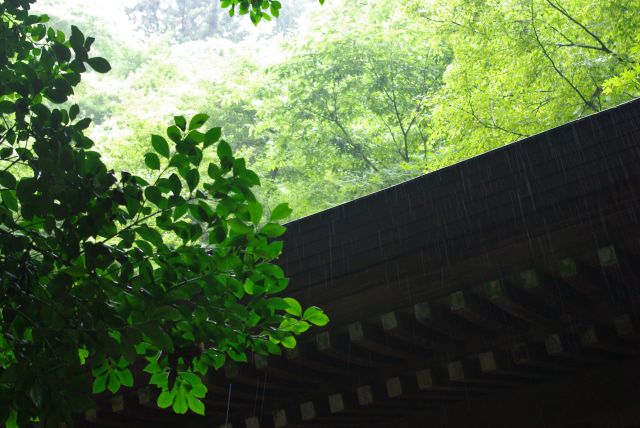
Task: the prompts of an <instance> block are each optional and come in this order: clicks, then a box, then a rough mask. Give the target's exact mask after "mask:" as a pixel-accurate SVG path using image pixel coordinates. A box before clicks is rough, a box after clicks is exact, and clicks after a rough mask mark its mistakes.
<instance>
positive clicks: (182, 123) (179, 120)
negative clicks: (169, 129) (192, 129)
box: [173, 116, 187, 131]
mask: <svg viewBox="0 0 640 428" xmlns="http://www.w3.org/2000/svg"><path fill="white" fill-rule="evenodd" d="M173 121H174V123H175V124H176V126H177V127H178V128H180V129H181V130H182V131H184V130H186V129H187V119H185V118H184V116H174V117H173Z"/></svg>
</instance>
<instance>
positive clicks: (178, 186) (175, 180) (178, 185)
mask: <svg viewBox="0 0 640 428" xmlns="http://www.w3.org/2000/svg"><path fill="white" fill-rule="evenodd" d="M169 185H170V186H171V191H172V192H173V194H174V195H179V194H180V192H181V191H182V181H180V177H178V176H177V175H176V174H175V173H172V174H171V175H170V176H169Z"/></svg>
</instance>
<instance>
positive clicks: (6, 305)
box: [0, 0, 328, 426]
mask: <svg viewBox="0 0 640 428" xmlns="http://www.w3.org/2000/svg"><path fill="white" fill-rule="evenodd" d="M31 3H32V1H30V0H9V1H6V2H4V3H2V4H0V37H1V38H2V39H3V41H4V42H3V45H2V51H1V52H0V80H1V81H2V82H3V83H2V85H0V115H1V123H0V197H1V199H0V271H2V276H1V277H0V292H1V293H2V294H3V296H4V298H3V300H2V302H1V303H0V328H1V330H0V423H4V424H5V425H7V426H17V425H19V426H26V425H27V424H28V423H29V422H30V421H34V420H38V421H40V422H42V423H43V424H44V425H45V426H58V425H59V424H60V423H62V422H65V423H67V424H68V425H71V424H72V422H73V420H72V414H73V413H74V412H83V411H85V410H86V409H88V408H90V407H91V406H92V405H93V404H92V402H91V399H90V395H91V393H92V392H93V393H96V394H98V393H103V392H104V391H106V390H108V391H109V392H111V393H116V392H117V391H119V390H120V388H122V387H131V386H133V385H134V383H137V384H139V383H141V382H147V381H148V382H149V383H151V384H153V385H156V386H157V387H158V388H159V389H160V395H159V397H158V405H159V406H160V407H172V408H173V410H174V411H175V412H177V413H184V412H186V411H187V410H188V409H190V410H191V411H194V412H196V413H200V414H202V413H204V410H205V409H204V405H203V402H202V398H203V397H204V396H205V394H206V392H207V388H206V385H205V384H204V383H203V378H204V376H205V375H206V374H207V372H208V371H209V370H212V369H218V368H220V367H222V366H223V365H224V364H225V362H226V361H227V360H229V359H230V360H234V361H238V362H242V361H247V354H248V353H252V352H253V353H257V354H262V355H268V354H278V353H280V352H281V347H293V346H295V343H296V340H295V336H297V335H299V334H301V333H303V332H304V331H306V330H307V329H309V328H310V327H311V326H312V325H324V324H326V323H327V322H328V318H327V317H326V315H324V313H323V312H322V311H321V310H320V309H318V308H315V307H312V308H308V309H306V310H305V311H302V308H301V307H300V304H299V303H298V302H297V301H295V299H292V298H282V297H278V294H279V293H281V292H282V291H283V290H284V289H285V288H286V286H287V284H288V279H287V278H286V277H285V275H284V272H283V271H282V269H281V268H280V267H279V266H277V265H276V264H274V263H273V261H274V259H276V258H277V257H278V255H279V254H280V253H281V252H282V242H280V241H277V240H274V239H276V238H278V237H279V236H281V235H282V234H283V233H284V232H285V230H286V229H285V227H283V226H282V225H280V224H279V222H280V221H281V220H283V219H284V218H287V217H288V216H289V215H290V213H291V210H290V209H289V207H288V205H287V204H281V205H279V206H277V207H276V208H275V209H274V210H272V212H271V215H270V216H266V215H265V214H264V212H263V211H264V210H263V206H262V204H261V203H260V202H259V201H258V200H257V198H256V197H255V195H254V192H253V189H254V188H256V187H257V186H259V185H260V180H259V178H258V176H257V174H256V173H255V172H253V171H252V170H250V169H248V168H247V166H246V164H245V161H244V159H242V158H238V157H236V156H234V154H233V152H232V150H231V147H230V145H229V144H228V143H227V142H226V141H225V140H223V139H222V138H221V134H222V132H221V129H220V128H219V127H211V128H206V127H205V124H206V122H207V121H208V120H209V117H208V116H207V115H205V114H196V115H195V116H193V117H191V118H190V119H187V118H185V117H183V116H176V117H175V118H174V120H173V124H172V125H171V126H169V127H168V128H167V129H166V132H164V134H163V135H153V136H152V137H151V144H150V150H149V151H148V152H147V153H145V154H144V155H143V158H144V163H145V165H146V168H147V171H145V174H141V175H144V178H143V177H142V176H141V175H136V174H132V173H129V172H126V171H123V172H120V173H115V172H114V171H113V170H108V169H107V167H106V166H105V164H104V163H103V161H102V159H101V156H100V153H99V152H97V151H96V150H95V149H94V142H93V141H92V140H91V139H90V138H89V137H87V136H86V135H85V133H84V131H85V130H86V128H87V127H88V126H89V124H90V122H91V119H89V118H86V117H82V115H81V114H80V108H79V106H78V105H76V104H73V105H68V104H67V105H64V106H62V105H60V104H61V103H64V102H66V101H68V99H69V97H71V96H72V95H73V93H74V87H75V86H76V85H77V84H78V83H79V82H80V80H81V75H82V73H84V72H86V71H87V70H88V69H87V65H88V66H89V67H90V68H91V69H93V70H95V71H96V72H99V73H105V72H107V71H109V69H110V65H109V63H108V62H107V60H105V59H103V58H101V57H95V56H91V54H90V50H91V45H92V43H93V38H91V37H86V36H85V35H84V34H83V33H82V32H81V31H80V30H79V29H78V28H77V27H73V28H72V31H71V35H70V36H69V37H67V36H66V35H65V34H64V33H62V32H60V31H56V30H54V29H52V28H49V27H47V26H46V22H47V17H46V16H36V15H32V14H30V13H29V10H30V6H31ZM207 151H215V155H214V156H215V161H212V162H208V163H205V162H204V161H203V159H205V158H208V157H205V155H204V154H205V152H207ZM150 177H151V178H150ZM139 360H146V363H147V365H146V368H145V372H146V373H148V375H149V376H150V378H149V379H146V378H145V377H146V375H145V376H144V377H143V376H142V375H141V373H139V372H136V370H134V369H133V364H134V363H135V362H136V361H139Z"/></svg>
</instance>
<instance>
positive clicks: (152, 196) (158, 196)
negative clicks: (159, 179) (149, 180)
mask: <svg viewBox="0 0 640 428" xmlns="http://www.w3.org/2000/svg"><path fill="white" fill-rule="evenodd" d="M144 196H145V198H147V200H149V201H151V202H153V203H154V204H156V205H159V204H160V202H161V201H162V199H163V198H162V192H160V189H158V188H157V187H156V186H149V187H147V188H146V189H144Z"/></svg>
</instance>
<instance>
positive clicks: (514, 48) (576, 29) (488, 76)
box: [406, 0, 640, 169]
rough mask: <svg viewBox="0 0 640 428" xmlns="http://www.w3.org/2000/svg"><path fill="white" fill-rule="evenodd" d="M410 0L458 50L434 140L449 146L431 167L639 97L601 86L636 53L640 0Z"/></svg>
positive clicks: (629, 65)
mask: <svg viewBox="0 0 640 428" xmlns="http://www.w3.org/2000/svg"><path fill="white" fill-rule="evenodd" d="M406 3H407V4H408V8H409V11H410V13H413V14H415V15H416V16H418V17H421V18H422V20H423V22H424V25H430V26H433V27H434V28H435V29H437V32H436V34H437V35H439V38H440V43H442V44H446V45H448V46H449V47H450V49H451V51H452V54H453V61H452V64H451V66H450V67H449V68H448V70H447V72H446V73H445V76H444V83H445V84H444V87H443V90H442V91H440V92H439V93H438V94H437V99H436V100H435V103H436V104H437V107H436V108H435V109H434V112H433V116H432V130H433V132H432V134H431V140H430V141H431V143H432V145H434V146H438V147H441V148H442V150H441V154H440V155H439V156H438V157H437V158H434V161H435V163H434V164H432V165H431V166H430V169H436V168H439V167H442V166H445V165H449V164H451V163H453V162H456V161H459V160H461V159H465V158H467V157H470V156H473V155H476V154H479V153H483V152H485V151H487V150H490V149H493V148H495V147H499V146H501V145H504V144H507V143H510V142H512V141H515V140H518V139H521V138H523V137H526V136H528V135H533V134H535V133H538V132H541V131H543V130H545V129H548V128H551V127H554V126H558V125H560V124H562V123H566V122H568V121H571V120H574V119H576V118H578V117H581V116H584V115H586V114H590V113H593V112H596V111H599V110H601V109H603V108H606V107H609V106H613V105H616V104H618V103H620V102H623V101H625V100H628V99H630V98H632V97H633V96H634V95H633V93H632V91H629V90H627V93H624V91H610V92H608V93H605V91H604V89H605V82H607V81H608V80H609V79H610V78H611V77H612V76H616V75H618V74H620V73H622V72H623V70H626V69H628V70H631V69H632V64H633V61H634V60H633V58H634V57H635V58H637V55H635V54H633V46H634V45H636V44H637V42H636V41H635V39H636V37H637V34H638V31H639V30H640V17H639V16H638V14H637V13H636V11H637V8H638V3H637V1H635V0H616V1H609V2H601V1H594V0H504V1H499V2H481V1H476V0H454V1H448V2H438V3H434V4H432V5H428V6H425V5H424V2H421V1H407V2H406ZM635 61H637V59H636V60H635ZM627 89H629V88H628V87H627ZM636 94H637V92H636Z"/></svg>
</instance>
